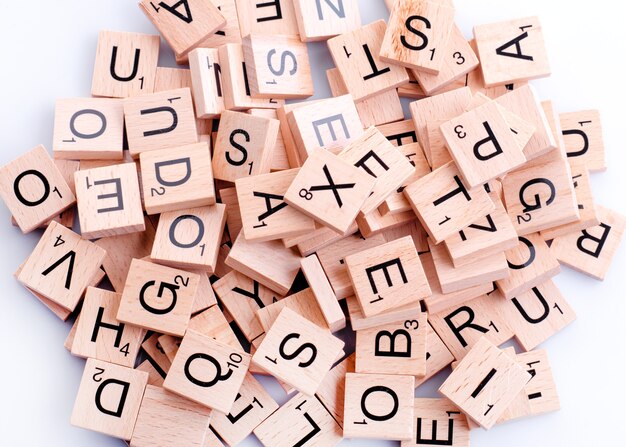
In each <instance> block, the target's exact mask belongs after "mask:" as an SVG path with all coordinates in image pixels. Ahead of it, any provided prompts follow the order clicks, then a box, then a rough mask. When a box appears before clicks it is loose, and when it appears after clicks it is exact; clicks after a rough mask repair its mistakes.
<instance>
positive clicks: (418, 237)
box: [382, 219, 429, 254]
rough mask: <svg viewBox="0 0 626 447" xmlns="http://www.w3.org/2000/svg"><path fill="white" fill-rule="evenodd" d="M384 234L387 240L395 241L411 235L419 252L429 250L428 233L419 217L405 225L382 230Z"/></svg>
mask: <svg viewBox="0 0 626 447" xmlns="http://www.w3.org/2000/svg"><path fill="white" fill-rule="evenodd" d="M382 235H383V236H384V237H385V240H386V241H387V242H391V241H395V240H396V239H400V238H403V237H405V236H411V238H412V239H413V244H414V245H415V248H416V250H417V254H421V253H425V252H427V251H428V250H429V248H428V235H427V234H426V231H424V229H423V228H422V225H421V224H420V223H419V221H418V220H417V219H413V220H412V221H410V222H408V223H406V224H404V225H401V226H398V227H394V228H390V229H388V230H385V231H383V232H382Z"/></svg>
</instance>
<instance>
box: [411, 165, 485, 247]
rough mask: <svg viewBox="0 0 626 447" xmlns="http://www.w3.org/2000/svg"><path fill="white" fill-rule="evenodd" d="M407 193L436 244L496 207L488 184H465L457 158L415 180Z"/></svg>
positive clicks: (416, 212)
mask: <svg viewBox="0 0 626 447" xmlns="http://www.w3.org/2000/svg"><path fill="white" fill-rule="evenodd" d="M404 194H405V195H406V197H407V199H408V200H409V203H410V204H411V207H412V208H413V210H414V211H415V214H417V216H418V217H419V219H420V222H421V223H422V225H423V226H424V229H425V230H426V231H427V232H428V235H429V236H430V237H431V239H433V241H434V242H435V243H436V244H438V243H440V242H442V241H443V240H445V239H446V238H448V237H450V236H452V235H453V234H454V233H458V232H459V231H460V230H462V229H463V228H465V227H467V226H468V225H471V224H473V223H474V222H476V221H477V220H479V219H480V218H481V217H485V216H486V215H487V214H489V213H490V212H492V211H493V210H494V209H495V206H494V204H493V202H492V201H491V199H490V198H489V194H488V193H487V191H485V190H484V188H482V187H478V188H474V189H469V188H467V187H466V186H465V184H464V183H463V181H462V180H461V173H460V171H459V169H458V168H457V166H456V165H455V164H454V163H453V162H450V163H448V164H446V165H444V166H442V167H441V168H439V169H437V170H435V171H433V172H431V173H430V174H428V175H425V176H424V177H422V178H421V179H419V180H417V181H415V182H413V183H411V184H410V185H408V186H407V187H406V188H405V189H404Z"/></svg>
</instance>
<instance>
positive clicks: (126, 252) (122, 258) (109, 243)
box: [94, 221, 155, 293]
mask: <svg viewBox="0 0 626 447" xmlns="http://www.w3.org/2000/svg"><path fill="white" fill-rule="evenodd" d="M145 227H146V229H145V231H141V232H137V233H130V234H125V235H121V236H111V237H104V238H101V239H98V240H97V241H96V242H94V243H95V244H96V245H97V246H98V247H100V248H103V249H104V250H106V252H107V254H106V257H105V258H104V261H103V262H102V268H104V271H105V272H106V274H107V278H109V281H110V282H111V285H112V286H113V289H114V290H115V291H116V292H119V293H121V292H122V290H123V289H124V283H126V275H128V269H129V268H130V263H131V261H132V260H133V259H134V258H136V259H141V258H144V257H146V256H149V255H150V249H151V247H152V244H153V243H154V234H155V229H154V227H153V226H152V224H151V223H150V222H149V221H148V222H146V223H145Z"/></svg>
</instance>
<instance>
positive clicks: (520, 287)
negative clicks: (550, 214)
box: [496, 233, 561, 299]
mask: <svg viewBox="0 0 626 447" xmlns="http://www.w3.org/2000/svg"><path fill="white" fill-rule="evenodd" d="M504 254H505V256H506V261H507V264H508V271H509V274H508V276H507V277H506V278H503V279H499V280H497V281H496V285H497V286H498V289H499V290H500V291H501V292H502V295H503V296H504V297H505V298H507V299H511V298H513V297H515V296H518V295H520V294H522V293H524V292H526V291H528V290H530V289H531V288H533V287H536V286H538V285H540V284H542V283H544V282H546V281H547V280H548V279H550V278H552V277H553V276H555V275H557V274H558V273H559V272H560V271H561V267H560V265H559V262H558V261H557V259H556V257H555V256H554V254H552V253H551V252H550V248H549V247H548V245H547V244H546V243H545V242H544V240H543V238H542V237H541V236H540V235H539V234H536V233H535V234H529V235H526V236H520V237H519V239H518V243H517V245H516V246H515V247H513V248H510V249H509V250H507V251H505V252H504Z"/></svg>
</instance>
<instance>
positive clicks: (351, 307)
mask: <svg viewBox="0 0 626 447" xmlns="http://www.w3.org/2000/svg"><path fill="white" fill-rule="evenodd" d="M346 307H347V308H348V314H349V316H350V326H351V327H352V330H354V331H361V330H366V329H371V328H375V327H378V326H383V325H385V324H390V323H395V322H397V321H400V320H403V319H405V316H406V315H407V314H418V313H420V312H421V305H420V303H419V302H416V303H410V304H405V305H403V306H398V307H394V308H393V309H390V310H387V311H385V312H381V313H379V314H376V315H374V316H371V317H366V316H365V315H364V314H363V310H362V309H361V305H360V304H359V301H358V300H357V298H356V296H354V295H353V296H349V297H348V298H346Z"/></svg>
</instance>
